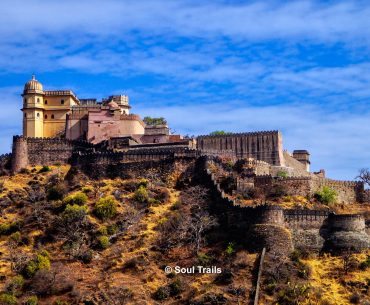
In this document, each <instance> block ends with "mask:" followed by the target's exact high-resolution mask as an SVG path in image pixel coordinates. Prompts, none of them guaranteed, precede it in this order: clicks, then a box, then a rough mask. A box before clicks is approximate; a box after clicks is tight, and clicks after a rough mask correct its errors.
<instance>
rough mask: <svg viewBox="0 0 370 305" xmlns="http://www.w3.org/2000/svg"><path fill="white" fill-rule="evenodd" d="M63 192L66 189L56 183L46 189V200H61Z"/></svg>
mask: <svg viewBox="0 0 370 305" xmlns="http://www.w3.org/2000/svg"><path fill="white" fill-rule="evenodd" d="M65 193H66V189H65V187H64V185H63V184H57V185H54V186H52V187H50V188H49V189H48V191H47V196H46V197H47V199H48V200H62V199H63V197H64V194H65Z"/></svg>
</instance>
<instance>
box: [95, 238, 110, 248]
mask: <svg viewBox="0 0 370 305" xmlns="http://www.w3.org/2000/svg"><path fill="white" fill-rule="evenodd" d="M98 242H99V247H100V248H101V249H107V248H108V247H109V244H110V243H109V238H108V236H105V235H103V236H100V237H99V238H98Z"/></svg>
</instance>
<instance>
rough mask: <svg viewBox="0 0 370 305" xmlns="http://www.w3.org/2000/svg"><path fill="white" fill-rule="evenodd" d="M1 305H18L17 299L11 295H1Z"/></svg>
mask: <svg viewBox="0 0 370 305" xmlns="http://www.w3.org/2000/svg"><path fill="white" fill-rule="evenodd" d="M0 304H1V305H16V304H17V298H16V297H15V296H14V295H12V294H10V293H2V294H0Z"/></svg>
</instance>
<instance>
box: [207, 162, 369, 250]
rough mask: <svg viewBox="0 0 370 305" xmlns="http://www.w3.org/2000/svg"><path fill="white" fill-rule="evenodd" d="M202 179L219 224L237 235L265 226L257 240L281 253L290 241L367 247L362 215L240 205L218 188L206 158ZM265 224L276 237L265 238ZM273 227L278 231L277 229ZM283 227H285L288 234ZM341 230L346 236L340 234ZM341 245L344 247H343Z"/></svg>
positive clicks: (303, 245)
mask: <svg viewBox="0 0 370 305" xmlns="http://www.w3.org/2000/svg"><path fill="white" fill-rule="evenodd" d="M304 178H305V179H304V181H308V179H306V178H307V177H304ZM288 180H289V181H292V180H294V179H288ZM204 181H205V184H206V185H208V186H209V187H210V188H211V190H212V193H213V194H214V196H215V199H216V201H215V202H216V203H215V205H216V207H215V210H216V212H217V213H219V215H221V222H222V224H223V225H225V226H227V227H228V229H230V231H231V232H233V231H234V232H236V234H237V235H240V231H242V232H252V231H253V232H255V230H256V228H257V229H261V230H262V229H265V230H264V231H263V232H261V235H258V234H257V235H258V236H257V239H258V238H261V239H262V240H264V241H266V242H267V244H266V245H264V246H266V247H267V248H268V247H269V246H272V245H268V241H271V240H273V242H274V244H275V245H278V247H277V248H275V250H277V251H281V252H282V253H284V251H286V250H285V249H284V247H288V248H289V243H290V242H291V243H292V244H293V246H294V248H300V249H306V250H309V251H317V252H319V251H323V250H325V251H333V252H336V251H342V250H345V249H349V248H352V249H353V250H362V249H364V248H368V247H369V246H370V238H369V236H368V231H369V224H366V223H365V219H364V217H363V216H362V215H355V214H354V215H335V214H333V213H328V212H326V211H318V210H283V209H281V208H279V207H277V206H257V207H243V206H240V205H238V203H237V202H234V201H233V200H231V199H230V198H229V197H228V196H227V195H226V194H225V193H224V191H223V190H222V189H221V187H220V185H219V183H218V182H217V179H216V176H215V175H214V174H213V173H212V172H211V171H210V170H209V169H208V168H207V161H205V165H204ZM260 225H263V226H260ZM266 226H267V227H269V228H270V227H271V228H274V229H273V230H271V231H270V232H271V234H274V235H276V236H270V239H266ZM276 226H278V227H280V229H281V230H276ZM283 229H286V230H288V232H289V234H286V232H285V231H284V230H283ZM343 232H345V233H346V234H347V235H346V234H344V235H343ZM257 233H258V232H257ZM338 236H339V237H340V238H342V240H341V241H340V242H338V243H336V242H333V240H334V241H336V240H339V239H338ZM287 239H288V243H287V242H286V240H287ZM284 240H285V241H284ZM289 240H290V242H289ZM343 244H344V245H345V247H342V246H343ZM257 248H258V247H257Z"/></svg>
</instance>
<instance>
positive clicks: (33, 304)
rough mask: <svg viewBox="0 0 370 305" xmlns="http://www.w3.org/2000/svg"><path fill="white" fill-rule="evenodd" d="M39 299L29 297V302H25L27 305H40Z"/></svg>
mask: <svg viewBox="0 0 370 305" xmlns="http://www.w3.org/2000/svg"><path fill="white" fill-rule="evenodd" d="M38 304H39V299H38V298H37V296H35V295H33V296H32V297H29V298H28V299H27V301H26V302H25V305H38Z"/></svg>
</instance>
